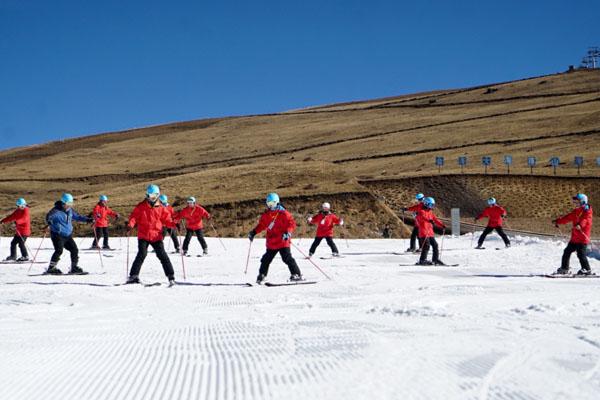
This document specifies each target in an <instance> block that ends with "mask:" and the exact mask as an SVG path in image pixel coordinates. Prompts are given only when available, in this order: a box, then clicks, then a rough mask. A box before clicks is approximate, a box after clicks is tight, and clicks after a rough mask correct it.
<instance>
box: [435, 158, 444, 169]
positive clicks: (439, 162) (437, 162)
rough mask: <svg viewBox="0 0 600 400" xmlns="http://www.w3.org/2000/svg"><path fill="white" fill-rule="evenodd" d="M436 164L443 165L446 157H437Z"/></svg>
mask: <svg viewBox="0 0 600 400" xmlns="http://www.w3.org/2000/svg"><path fill="white" fill-rule="evenodd" d="M435 165H437V166H438V167H441V166H442V165H444V157H436V158H435Z"/></svg>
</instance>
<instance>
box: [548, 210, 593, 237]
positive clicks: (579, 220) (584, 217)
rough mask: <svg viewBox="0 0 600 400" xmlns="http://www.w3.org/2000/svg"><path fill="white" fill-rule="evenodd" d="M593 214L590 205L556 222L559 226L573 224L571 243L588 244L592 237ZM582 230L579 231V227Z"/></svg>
mask: <svg viewBox="0 0 600 400" xmlns="http://www.w3.org/2000/svg"><path fill="white" fill-rule="evenodd" d="M592 218H593V212H592V207H591V206H590V205H585V206H581V207H577V208H576V209H574V210H573V211H571V212H570V213H568V214H567V215H565V216H562V217H560V218H558V219H557V220H556V223H557V224H568V223H569V222H571V223H572V224H573V229H571V243H577V244H588V243H590V238H591V237H592ZM578 226H579V227H580V228H581V229H578V228H577V227H578Z"/></svg>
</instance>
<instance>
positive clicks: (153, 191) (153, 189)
mask: <svg viewBox="0 0 600 400" xmlns="http://www.w3.org/2000/svg"><path fill="white" fill-rule="evenodd" d="M159 195H160V188H159V187H158V186H157V185H148V188H147V189H146V196H148V197H158V196H159Z"/></svg>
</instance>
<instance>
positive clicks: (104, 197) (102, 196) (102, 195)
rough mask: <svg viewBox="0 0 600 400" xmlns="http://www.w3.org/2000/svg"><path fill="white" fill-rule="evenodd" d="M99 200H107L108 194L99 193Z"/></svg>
mask: <svg viewBox="0 0 600 400" xmlns="http://www.w3.org/2000/svg"><path fill="white" fill-rule="evenodd" d="M100 201H108V196H106V195H104V194H101V195H100Z"/></svg>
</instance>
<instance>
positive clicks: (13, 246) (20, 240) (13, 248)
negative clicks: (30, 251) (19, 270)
mask: <svg viewBox="0 0 600 400" xmlns="http://www.w3.org/2000/svg"><path fill="white" fill-rule="evenodd" d="M26 240H27V236H21V235H18V234H17V235H15V236H14V237H13V239H12V241H11V242H10V256H11V257H12V258H17V246H19V250H21V255H22V256H23V257H29V256H28V255H27V246H25V241H26Z"/></svg>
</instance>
